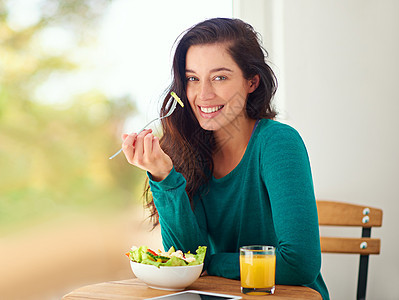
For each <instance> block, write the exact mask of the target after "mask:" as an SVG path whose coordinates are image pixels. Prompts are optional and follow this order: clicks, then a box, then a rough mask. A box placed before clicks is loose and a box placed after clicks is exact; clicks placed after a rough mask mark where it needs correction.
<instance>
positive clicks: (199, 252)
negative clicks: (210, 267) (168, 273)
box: [186, 246, 206, 266]
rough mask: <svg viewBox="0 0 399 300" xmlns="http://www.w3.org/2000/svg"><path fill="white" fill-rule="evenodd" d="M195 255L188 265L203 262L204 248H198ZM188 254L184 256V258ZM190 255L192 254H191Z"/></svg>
mask: <svg viewBox="0 0 399 300" xmlns="http://www.w3.org/2000/svg"><path fill="white" fill-rule="evenodd" d="M195 252H196V253H197V254H195V255H194V258H195V260H194V261H192V262H190V263H189V264H188V265H189V266H192V265H200V264H202V263H203V262H204V259H205V254H206V246H199V247H198V249H197V250H196V251H195ZM187 255H189V254H186V256H187ZM191 255H192V254H191Z"/></svg>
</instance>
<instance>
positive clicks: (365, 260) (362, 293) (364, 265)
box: [356, 227, 371, 300]
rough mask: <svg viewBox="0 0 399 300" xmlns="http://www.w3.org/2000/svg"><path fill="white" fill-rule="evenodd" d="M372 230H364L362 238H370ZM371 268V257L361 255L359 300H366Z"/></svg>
mask: <svg viewBox="0 0 399 300" xmlns="http://www.w3.org/2000/svg"><path fill="white" fill-rule="evenodd" d="M370 236H371V228H365V227H363V228H362V237H370ZM368 266H369V255H360V262H359V276H358V279H357V295H356V299H357V300H365V299H366V288H367V273H368Z"/></svg>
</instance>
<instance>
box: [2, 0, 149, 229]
mask: <svg viewBox="0 0 399 300" xmlns="http://www.w3.org/2000/svg"><path fill="white" fill-rule="evenodd" d="M15 2H16V1H12V0H11V1H0V234H1V233H3V232H6V231H10V230H15V229H16V228H21V227H23V226H28V225H29V224H32V222H37V221H39V220H41V219H43V218H53V217H57V216H59V215H60V214H65V213H70V212H72V213H73V212H76V211H84V212H89V211H101V210H104V209H105V210H110V209H124V208H125V207H127V206H128V205H129V204H131V203H132V202H133V201H135V199H137V200H138V199H140V195H141V190H142V188H143V182H144V180H143V178H144V176H145V174H144V172H142V171H139V170H137V169H136V168H132V167H130V166H129V165H128V164H126V161H125V160H124V158H123V155H120V156H119V157H117V158H115V159H114V160H112V161H110V160H109V159H108V157H109V156H110V155H111V154H112V153H114V152H115V150H117V149H118V147H119V146H120V143H121V140H120V137H119V134H120V131H121V128H122V126H123V123H124V120H125V119H126V117H127V116H128V115H131V114H132V113H133V112H134V105H133V104H132V103H133V101H132V100H131V99H129V97H127V96H126V97H121V98H118V99H108V98H107V97H106V96H105V95H104V93H102V92H101V91H100V90H94V89H89V90H87V91H86V92H84V93H80V94H79V95H75V96H74V97H73V98H72V99H69V100H68V102H67V103H63V104H62V105H59V104H57V103H55V104H46V102H41V101H38V99H35V91H36V90H37V88H38V87H40V86H41V85H42V84H43V83H45V82H46V81H47V80H48V79H49V78H50V77H51V76H54V74H64V75H65V74H73V72H76V71H77V70H79V68H80V66H79V64H77V63H76V61H74V60H72V59H71V57H70V55H69V54H70V51H69V52H67V51H66V52H60V53H59V52H55V53H54V52H51V51H48V49H45V48H43V47H40V44H38V39H37V37H38V36H39V35H40V34H41V33H42V32H43V31H44V30H46V28H50V27H56V26H61V27H62V28H64V29H66V30H68V31H70V32H71V33H72V34H73V36H74V41H73V42H74V45H73V48H74V49H75V50H76V49H79V48H82V47H85V45H87V44H90V43H93V42H95V28H96V24H97V22H99V20H100V19H101V16H102V14H104V10H105V9H106V8H107V7H108V4H109V2H110V1H106V0H95V1H94V0H92V1H90V0H64V1H62V0H59V1H54V0H47V1H44V0H41V1H36V2H37V5H39V11H40V15H39V18H38V19H37V21H36V22H34V23H33V24H30V25H29V26H25V27H21V28H15V26H14V27H13V26H10V24H9V23H10V22H9V18H8V17H9V14H10V10H12V8H13V7H12V5H13V4H14V3H15ZM63 92H66V91H62V90H60V91H59V93H60V94H62V93H63ZM39 100H40V99H39Z"/></svg>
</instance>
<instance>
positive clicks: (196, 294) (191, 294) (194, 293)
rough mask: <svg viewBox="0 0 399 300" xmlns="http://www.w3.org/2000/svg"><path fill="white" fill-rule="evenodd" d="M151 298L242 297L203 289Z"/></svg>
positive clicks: (218, 299) (226, 299) (214, 299)
mask: <svg viewBox="0 0 399 300" xmlns="http://www.w3.org/2000/svg"><path fill="white" fill-rule="evenodd" d="M149 299H163V300H232V299H242V297H240V296H234V295H227V294H217V293H210V292H203V291H195V290H189V291H184V292H180V293H175V294H170V295H165V296H160V297H155V298H149Z"/></svg>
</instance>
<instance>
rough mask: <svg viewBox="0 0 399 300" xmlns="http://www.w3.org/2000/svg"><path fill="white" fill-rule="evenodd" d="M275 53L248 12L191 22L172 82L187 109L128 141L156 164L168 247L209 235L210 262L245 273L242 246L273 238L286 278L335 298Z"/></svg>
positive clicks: (191, 246)
mask: <svg viewBox="0 0 399 300" xmlns="http://www.w3.org/2000/svg"><path fill="white" fill-rule="evenodd" d="M265 53H266V52H265V51H263V50H262V48H261V46H260V45H259V41H258V38H257V34H256V32H255V31H254V30H253V28H252V27H251V26H250V25H248V24H246V23H244V22H243V21H241V20H238V19H223V18H216V19H210V20H206V21H204V22H202V23H199V24H197V25H195V26H194V27H192V28H191V29H189V30H188V31H187V32H186V33H185V34H184V35H183V36H182V37H181V39H180V41H179V42H178V45H177V47H176V51H175V56H174V60H173V76H174V77H173V82H172V84H171V86H170V91H175V92H176V93H177V94H178V95H179V96H180V97H181V99H182V100H183V102H184V103H185V104H186V105H185V107H184V109H177V110H176V111H175V112H174V113H173V114H172V115H171V116H170V117H169V118H166V119H163V121H162V126H163V132H164V135H163V136H162V138H161V140H159V139H158V138H157V137H155V136H154V135H153V134H152V132H151V130H146V131H143V132H141V133H140V134H138V135H137V134H135V133H134V134H130V135H127V134H124V135H123V139H124V142H123V145H122V147H123V151H124V154H125V156H126V158H127V160H128V162H129V163H131V164H133V165H135V166H137V167H139V168H142V169H143V170H146V171H147V174H148V177H149V187H150V189H151V193H152V195H150V194H149V190H148V189H147V192H148V197H149V201H148V206H149V207H150V208H151V209H152V213H153V214H152V216H153V219H154V226H156V225H158V224H160V225H161V233H162V240H163V244H164V247H165V249H168V248H169V247H170V246H172V245H173V246H174V247H175V248H176V249H181V250H182V251H183V252H187V251H192V252H193V251H195V250H196V249H197V247H198V246H203V245H206V246H207V247H208V251H207V252H208V254H207V256H206V260H205V266H204V270H205V271H206V272H207V273H208V274H209V275H216V276H223V277H227V278H234V279H239V275H240V270H239V248H240V247H241V246H244V245H254V244H259V245H273V246H275V247H276V283H277V284H290V285H306V286H309V287H311V288H313V289H316V290H317V291H319V292H320V293H321V295H322V296H323V299H329V296H328V291H327V288H326V286H325V284H324V281H323V279H322V276H321V274H320V266H321V253H320V242H319V231H318V219H317V208H316V202H315V196H314V191H313V183H312V175H311V170H310V165H309V159H308V156H307V152H306V149H305V146H304V144H303V142H302V140H301V137H300V136H299V134H298V133H297V132H296V131H295V130H294V129H293V128H291V127H289V126H288V125H284V124H281V123H279V122H277V121H274V120H272V119H273V118H274V117H275V115H276V113H275V112H274V111H273V109H272V106H271V99H272V97H273V95H274V93H275V90H276V80H275V75H274V74H273V71H272V70H271V68H270V67H269V66H268V65H267V64H266V63H265ZM168 99H169V96H168V97H166V98H165V100H164V103H163V106H162V114H164V113H165V111H166V104H167V102H168Z"/></svg>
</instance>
